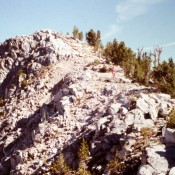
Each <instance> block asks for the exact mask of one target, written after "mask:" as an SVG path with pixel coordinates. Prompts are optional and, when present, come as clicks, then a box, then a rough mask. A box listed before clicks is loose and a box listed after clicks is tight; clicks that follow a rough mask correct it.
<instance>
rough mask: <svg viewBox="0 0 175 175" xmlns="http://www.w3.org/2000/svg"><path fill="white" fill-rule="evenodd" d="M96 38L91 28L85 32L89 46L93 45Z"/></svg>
mask: <svg viewBox="0 0 175 175" xmlns="http://www.w3.org/2000/svg"><path fill="white" fill-rule="evenodd" d="M96 40H97V34H96V32H95V31H94V30H93V29H90V31H89V32H87V33H86V41H87V42H88V44H89V45H90V46H95V44H96Z"/></svg>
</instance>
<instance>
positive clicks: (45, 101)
mask: <svg viewBox="0 0 175 175" xmlns="http://www.w3.org/2000/svg"><path fill="white" fill-rule="evenodd" d="M97 60H99V62H100V64H95V63H96V62H97ZM104 65H105V66H106V69H107V70H110V68H111V65H107V64H106V63H105V61H104V59H102V58H100V57H98V56H97V55H96V54H94V53H93V49H92V48H91V47H89V46H87V45H86V44H84V43H82V42H80V41H76V40H73V39H72V38H71V37H69V36H64V35H62V34H60V33H57V32H53V31H50V30H43V31H39V32H36V33H34V34H33V35H30V36H20V37H16V38H14V39H8V40H6V41H5V42H4V43H2V44H1V45H0V83H1V85H0V96H1V102H0V106H1V109H0V110H1V111H0V114H1V116H0V119H1V120H0V132H1V134H0V174H2V175H3V174H4V175H5V174H11V175H30V174H43V173H46V174H50V173H49V170H48V167H49V165H51V163H52V162H53V160H54V158H55V157H56V156H57V155H59V154H60V153H61V152H63V153H64V156H65V159H66V162H67V163H68V164H69V165H71V166H72V167H73V168H77V166H78V160H77V152H78V149H79V146H80V139H81V138H82V137H84V138H85V139H86V140H87V142H88V144H89V147H90V154H91V157H90V158H89V163H88V166H89V169H90V170H91V172H94V173H96V174H112V172H111V171H110V170H109V169H108V168H107V166H106V165H107V164H108V163H109V162H111V160H113V158H114V155H115V152H116V150H118V158H119V160H120V162H121V163H122V164H124V166H125V169H124V170H123V172H122V173H123V174H132V175H134V174H138V175H145V174H147V175H153V174H161V175H166V174H168V173H169V175H170V174H171V175H172V174H173V172H175V170H174V168H173V167H174V166H175V161H174V153H175V149H174V148H173V144H172V143H175V138H174V130H172V129H169V128H166V127H165V126H166V116H167V115H168V114H169V113H170V111H171V110H172V108H173V107H175V100H174V99H171V97H170V96H169V95H166V94H161V93H156V92H155V91H154V89H152V88H147V87H144V86H140V85H138V84H136V83H132V82H131V80H129V79H127V78H126V77H125V76H124V72H123V70H122V69H121V68H120V67H116V70H117V73H116V77H115V78H113V77H112V74H111V72H108V71H107V72H104V73H103V72H102V71H101V68H103V66H104ZM162 128H163V132H162Z"/></svg>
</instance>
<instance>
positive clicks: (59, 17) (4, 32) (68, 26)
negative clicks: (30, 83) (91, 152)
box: [0, 0, 175, 61]
mask: <svg viewBox="0 0 175 175" xmlns="http://www.w3.org/2000/svg"><path fill="white" fill-rule="evenodd" d="M174 8H175V0H0V42H4V41H5V40H6V39H8V38H12V37H15V36H19V35H29V34H32V33H34V32H36V31H39V30H41V29H52V30H54V31H58V32H62V33H65V34H66V33H67V32H69V33H70V35H72V30H73V27H74V26H77V27H78V28H79V30H80V31H83V33H84V34H85V33H86V32H87V31H89V30H90V29H94V30H95V31H97V30H100V31H101V36H102V42H103V44H104V45H105V44H106V43H107V42H108V41H113V39H114V38H116V39H117V41H118V42H121V41H124V42H125V44H126V46H127V47H130V48H131V49H132V50H133V51H135V52H137V49H138V48H143V49H144V50H145V51H147V52H149V51H152V50H153V48H154V47H157V46H159V47H161V48H162V50H163V52H162V55H161V60H167V59H168V58H170V57H172V58H173V60H174V61H175V22H174V20H175V10H174Z"/></svg>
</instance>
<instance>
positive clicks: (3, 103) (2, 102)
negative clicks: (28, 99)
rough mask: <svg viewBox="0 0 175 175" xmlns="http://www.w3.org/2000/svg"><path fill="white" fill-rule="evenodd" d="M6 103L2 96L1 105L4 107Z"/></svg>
mask: <svg viewBox="0 0 175 175" xmlns="http://www.w3.org/2000/svg"><path fill="white" fill-rule="evenodd" d="M4 105H5V102H4V100H3V98H0V107H2V106H4Z"/></svg>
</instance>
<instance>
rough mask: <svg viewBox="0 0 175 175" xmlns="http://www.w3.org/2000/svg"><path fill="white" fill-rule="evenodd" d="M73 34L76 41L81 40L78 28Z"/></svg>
mask: <svg viewBox="0 0 175 175" xmlns="http://www.w3.org/2000/svg"><path fill="white" fill-rule="evenodd" d="M72 33H73V38H74V39H75V40H76V39H78V38H79V29H78V28H77V27H76V26H74V29H73V32H72Z"/></svg>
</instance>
